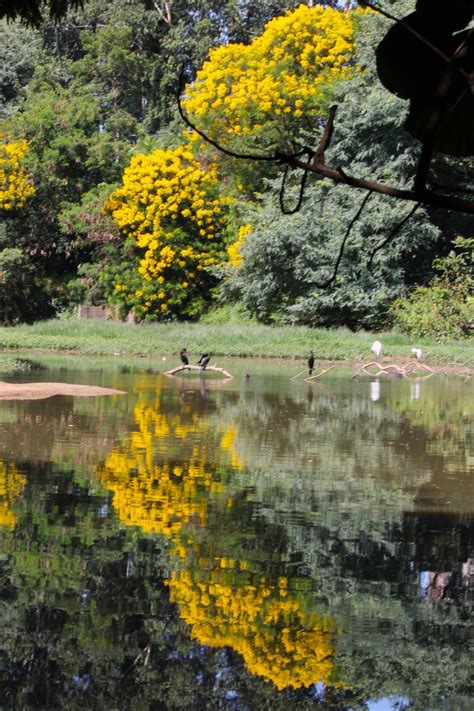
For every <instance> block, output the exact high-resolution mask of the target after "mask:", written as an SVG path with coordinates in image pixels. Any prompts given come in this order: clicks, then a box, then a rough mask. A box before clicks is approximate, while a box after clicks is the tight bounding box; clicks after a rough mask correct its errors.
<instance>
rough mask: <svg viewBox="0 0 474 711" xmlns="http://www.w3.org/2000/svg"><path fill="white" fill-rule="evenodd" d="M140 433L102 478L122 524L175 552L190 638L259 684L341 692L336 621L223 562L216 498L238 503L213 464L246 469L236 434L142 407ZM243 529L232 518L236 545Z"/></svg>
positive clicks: (187, 414) (174, 582) (200, 417)
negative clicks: (231, 655) (212, 511)
mask: <svg viewBox="0 0 474 711" xmlns="http://www.w3.org/2000/svg"><path fill="white" fill-rule="evenodd" d="M135 423H136V430H135V431H133V432H131V433H130V435H129V436H128V437H127V439H126V440H125V441H124V442H122V444H121V446H120V447H119V448H118V449H116V450H115V451H113V452H112V453H111V455H110V456H109V457H108V459H107V460H106V461H105V463H104V464H103V466H101V467H100V468H99V469H98V474H99V477H100V480H101V482H102V484H103V485H105V486H106V487H107V488H108V489H109V490H110V491H112V492H113V506H114V508H115V511H116V512H117V514H118V516H119V518H120V521H121V522H122V523H124V524H126V525H133V526H140V527H141V528H142V530H143V531H145V532H147V533H161V534H164V535H165V536H167V537H168V538H169V539H170V540H171V541H172V543H173V544H174V545H173V549H172V550H173V554H174V556H175V559H176V569H175V571H174V572H173V574H172V576H171V578H170V580H169V583H168V584H169V588H170V598H171V600H172V602H175V603H176V604H178V606H179V611H180V616H181V618H182V619H183V620H184V621H185V622H186V623H187V624H188V625H189V626H190V627H191V634H192V636H193V638H195V639H196V640H198V641H199V643H200V644H204V645H209V646H212V647H222V646H230V647H232V648H233V649H234V650H235V651H236V652H238V653H239V654H241V655H242V658H243V660H244V662H245V664H246V666H247V668H248V670H249V671H250V672H251V673H252V674H256V675H259V676H261V677H263V678H264V679H266V680H268V681H271V682H273V684H275V686H276V687H277V688H278V689H283V688H285V687H287V686H292V687H294V688H301V687H306V686H310V685H311V684H314V683H316V682H319V681H322V682H324V683H330V682H331V683H333V684H334V679H333V678H332V677H333V645H332V639H333V634H334V624H333V623H332V621H331V620H330V619H328V618H324V617H323V616H321V615H319V614H317V613H316V612H314V611H307V610H306V609H304V607H303V603H302V601H305V598H304V596H302V595H300V596H299V597H298V595H297V593H296V592H295V590H292V589H291V586H290V585H289V581H288V579H287V578H286V577H280V578H279V579H278V580H277V581H276V582H272V581H270V580H267V579H266V578H265V577H262V575H261V574H260V573H258V572H256V571H255V570H253V571H252V566H254V564H253V563H252V561H247V560H240V559H233V558H231V557H229V554H227V555H224V549H223V546H224V545H225V542H224V541H223V540H221V538H220V536H216V535H213V531H212V530H211V529H210V527H209V521H208V507H209V501H210V499H211V497H213V499H214V500H218V501H220V503H221V505H222V506H224V508H226V509H227V510H229V508H232V506H230V507H229V502H230V503H232V499H233V497H232V491H231V488H230V482H231V481H232V476H231V475H229V476H228V477H226V478H225V479H224V480H222V479H221V478H220V477H219V474H218V470H217V467H216V462H220V463H227V471H228V469H229V466H230V467H231V470H232V471H235V470H239V469H243V467H244V462H243V461H242V459H241V458H240V457H239V455H238V453H237V451H236V448H235V439H236V428H235V426H234V425H231V426H220V425H219V424H218V425H217V426H216V423H215V420H214V421H213V423H212V424H211V421H210V418H209V417H207V416H206V415H205V414H204V413H203V412H199V413H193V412H192V409H190V408H189V407H186V406H183V408H182V409H181V410H180V411H179V412H176V411H175V412H174V413H170V414H169V415H165V414H164V413H163V412H161V411H160V409H159V406H157V405H156V404H154V403H147V402H143V401H142V402H139V403H138V404H137V406H136V408H135ZM196 433H197V434H198V435H199V436H198V437H197V438H196V437H195V435H196ZM239 524H240V521H239V518H235V517H233V518H232V521H231V525H232V527H235V529H234V530H233V532H232V533H233V535H234V536H235V537H236V540H237V541H238V540H239ZM203 539H207V540H208V541H209V540H210V546H211V551H209V550H206V551H205V552H203V551H202V549H201V546H200V543H199V541H202V540H203ZM237 545H239V543H238V542H237Z"/></svg>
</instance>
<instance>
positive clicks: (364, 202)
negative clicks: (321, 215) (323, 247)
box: [315, 192, 372, 289]
mask: <svg viewBox="0 0 474 711" xmlns="http://www.w3.org/2000/svg"><path fill="white" fill-rule="evenodd" d="M371 195H372V193H371V192H368V193H366V194H365V195H364V199H363V200H362V202H361V204H360V207H359V209H358V210H357V212H356V213H355V215H354V217H353V218H352V220H351V221H350V223H349V225H348V227H347V230H346V234H345V235H344V239H343V240H342V242H341V246H340V248H339V254H338V255H337V259H336V263H335V265H334V271H333V273H332V276H330V277H329V279H328V280H327V281H325V282H323V283H322V284H317V283H316V284H315V286H316V288H317V289H327V288H328V286H330V285H331V284H332V283H333V281H335V280H336V277H337V273H338V271H339V265H340V264H341V260H342V257H343V255H344V249H345V247H346V242H347V240H348V239H349V236H350V234H351V232H352V228H353V227H354V225H355V223H356V222H357V220H358V219H359V217H360V216H361V215H362V212H363V210H364V208H365V206H366V205H367V203H368V201H369V198H370V196H371Z"/></svg>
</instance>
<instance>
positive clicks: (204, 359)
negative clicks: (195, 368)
mask: <svg viewBox="0 0 474 711" xmlns="http://www.w3.org/2000/svg"><path fill="white" fill-rule="evenodd" d="M211 355H212V353H203V354H202V355H201V357H200V358H199V360H198V362H197V364H198V365H200V366H201V368H202V369H203V370H205V369H206V365H208V364H209V361H210V360H211Z"/></svg>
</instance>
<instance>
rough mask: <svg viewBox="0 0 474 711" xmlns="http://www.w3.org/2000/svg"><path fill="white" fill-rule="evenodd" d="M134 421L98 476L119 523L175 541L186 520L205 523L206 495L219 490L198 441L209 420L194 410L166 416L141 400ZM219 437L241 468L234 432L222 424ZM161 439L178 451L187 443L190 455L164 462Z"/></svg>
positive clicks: (231, 457)
mask: <svg viewBox="0 0 474 711" xmlns="http://www.w3.org/2000/svg"><path fill="white" fill-rule="evenodd" d="M135 421H136V423H137V429H136V430H134V431H132V432H131V433H130V435H129V437H128V439H127V441H126V442H124V443H123V445H122V446H121V447H120V448H117V449H115V450H114V451H113V452H112V453H111V454H110V456H109V457H108V458H107V460H106V461H105V463H104V464H103V465H101V466H100V468H99V469H98V475H99V477H100V479H101V482H102V484H103V485H104V486H105V487H106V488H107V489H109V490H110V491H112V492H113V506H114V509H115V510H116V512H117V514H118V516H119V518H120V520H121V522H122V523H124V524H126V525H129V526H140V527H141V528H142V529H143V530H144V531H145V532H146V533H162V534H164V535H166V536H168V537H169V538H170V539H171V540H172V541H173V542H175V543H178V538H179V536H178V534H179V533H180V531H181V529H182V528H183V526H185V525H186V524H187V523H189V521H191V520H193V521H194V522H195V523H197V522H199V523H200V524H201V525H204V524H205V514H206V507H207V497H208V495H209V493H214V494H216V493H217V494H218V493H221V491H222V485H221V483H220V482H219V480H217V479H216V478H215V476H214V475H213V469H214V468H213V467H211V466H209V464H208V452H207V451H206V449H205V448H203V447H202V445H201V446H200V445H199V442H202V441H203V439H205V438H206V433H207V434H209V429H210V424H209V422H208V420H207V419H206V418H203V417H202V416H199V415H198V413H195V412H194V413H192V412H190V413H188V412H186V411H185V412H184V413H180V414H176V415H169V414H168V415H165V414H163V413H162V412H161V411H160V409H159V408H157V407H154V406H152V405H151V404H148V403H147V404H145V403H143V402H139V403H138V404H137V406H136V408H135ZM218 437H219V439H220V446H221V449H222V451H223V453H225V456H226V458H227V459H230V464H231V466H233V467H236V466H239V465H240V464H241V463H240V460H239V459H238V456H237V455H236V453H235V449H234V439H235V431H233V430H232V428H226V429H224V431H223V432H222V433H221V434H219V435H218ZM218 442H219V440H218ZM165 443H166V449H167V450H174V449H176V450H182V449H183V446H184V444H186V445H187V447H186V451H187V453H188V456H187V457H186V458H185V459H183V458H182V457H169V458H166V459H165V460H163V457H162V455H161V456H160V451H162V449H163V448H164V447H165Z"/></svg>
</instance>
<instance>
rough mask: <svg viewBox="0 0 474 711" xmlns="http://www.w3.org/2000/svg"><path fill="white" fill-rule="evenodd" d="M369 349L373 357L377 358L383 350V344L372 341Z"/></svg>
mask: <svg viewBox="0 0 474 711" xmlns="http://www.w3.org/2000/svg"><path fill="white" fill-rule="evenodd" d="M370 350H371V351H372V353H373V354H374V355H375V357H376V358H378V357H379V355H380V354H381V353H382V351H383V346H382V344H381V343H380V341H374V342H373V343H372V347H371V349H370Z"/></svg>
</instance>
